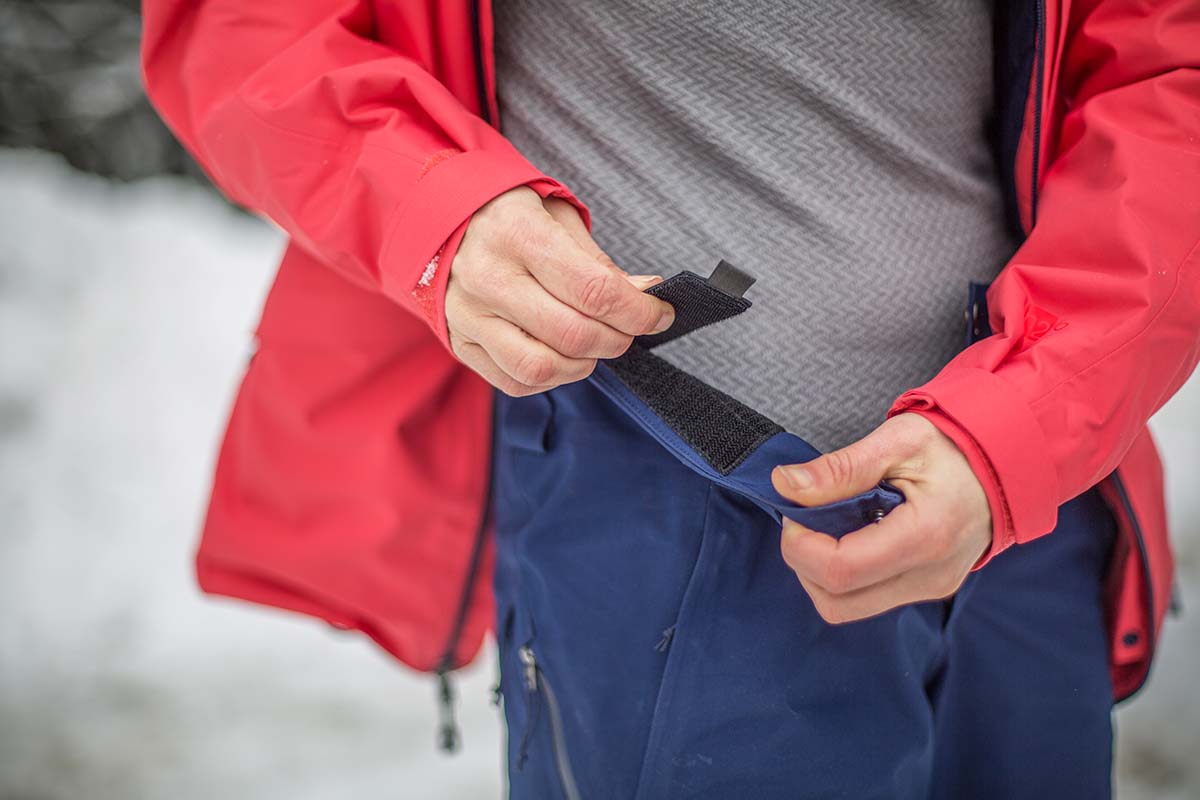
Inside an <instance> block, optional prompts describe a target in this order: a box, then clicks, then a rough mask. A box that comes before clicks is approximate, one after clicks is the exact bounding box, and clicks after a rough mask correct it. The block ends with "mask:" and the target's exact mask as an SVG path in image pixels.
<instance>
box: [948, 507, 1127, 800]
mask: <svg viewBox="0 0 1200 800" xmlns="http://www.w3.org/2000/svg"><path fill="white" fill-rule="evenodd" d="M1115 531H1116V529H1115V524H1114V522H1113V518H1112V515H1111V514H1110V513H1109V511H1108V509H1107V507H1106V506H1105V505H1104V503H1103V501H1102V500H1101V499H1100V497H1099V495H1098V493H1097V492H1095V491H1091V492H1088V493H1086V494H1084V495H1082V496H1080V497H1078V498H1076V499H1075V500H1072V501H1071V502H1070V503H1067V504H1066V505H1064V506H1063V507H1062V508H1061V509H1060V510H1059V522H1058V526H1057V528H1056V529H1055V531H1054V532H1053V533H1052V534H1050V535H1048V536H1046V537H1043V538H1041V539H1038V540H1037V541H1034V542H1031V543H1029V544H1026V545H1022V546H1020V547H1015V548H1012V549H1010V550H1008V551H1006V552H1004V553H1002V554H1001V555H1000V556H998V557H997V558H996V559H995V560H994V561H992V562H991V563H990V564H989V565H988V566H987V567H985V568H984V569H982V570H980V571H979V572H978V573H976V574H975V575H974V576H972V577H971V578H970V582H969V584H968V586H967V587H965V588H964V591H963V592H961V593H960V596H959V599H958V600H956V602H955V606H954V610H953V612H952V614H951V617H950V621H949V623H948V627H947V633H946V666H945V673H944V675H943V676H942V678H941V680H940V683H939V685H938V687H937V690H936V692H935V695H934V701H935V720H936V722H935V725H936V742H937V753H936V760H935V766H934V786H935V790H934V793H933V797H934V798H946V800H959V798H973V799H974V800H989V799H990V798H996V799H997V800H1000V799H1001V798H1043V797H1045V798H1088V800H1093V799H1098V800H1103V798H1107V797H1109V796H1110V795H1111V771H1112V726H1111V718H1110V715H1111V708H1112V685H1111V681H1110V678H1109V671H1108V643H1107V638H1106V635H1105V622H1104V607H1103V601H1102V585H1103V577H1104V573H1105V569H1106V566H1107V562H1108V558H1109V553H1110V549H1111V547H1112V543H1113V540H1114V537H1115Z"/></svg>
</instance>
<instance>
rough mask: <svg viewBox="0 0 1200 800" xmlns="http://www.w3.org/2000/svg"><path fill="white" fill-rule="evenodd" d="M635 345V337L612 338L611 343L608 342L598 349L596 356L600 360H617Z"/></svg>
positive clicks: (622, 335) (621, 336) (624, 335)
mask: <svg viewBox="0 0 1200 800" xmlns="http://www.w3.org/2000/svg"><path fill="white" fill-rule="evenodd" d="M631 344H633V337H632V336H628V335H626V334H621V335H619V336H613V337H611V341H610V340H608V339H607V338H606V340H605V341H604V342H603V343H602V344H601V345H600V346H599V347H597V352H596V355H597V356H598V357H600V358H616V357H617V356H619V355H621V354H623V353H624V352H625V351H626V350H628V349H629V346H630V345H631Z"/></svg>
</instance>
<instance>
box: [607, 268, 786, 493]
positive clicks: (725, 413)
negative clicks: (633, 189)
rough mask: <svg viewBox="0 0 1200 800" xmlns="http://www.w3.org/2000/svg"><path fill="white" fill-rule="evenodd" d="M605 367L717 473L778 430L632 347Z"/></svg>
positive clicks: (725, 472) (725, 471) (728, 468)
mask: <svg viewBox="0 0 1200 800" xmlns="http://www.w3.org/2000/svg"><path fill="white" fill-rule="evenodd" d="M660 285H662V284H660ZM607 363H608V366H609V367H610V368H611V369H612V371H613V372H614V373H616V376H617V377H618V378H620V379H621V382H622V383H624V384H625V385H626V386H628V387H629V389H630V390H631V391H632V392H633V393H634V394H635V395H637V396H638V397H639V398H640V399H641V401H642V402H643V403H645V404H646V405H647V406H649V407H650V410H651V411H653V412H654V413H655V414H657V415H658V416H659V417H660V418H661V419H662V420H663V422H665V423H667V425H669V426H670V428H671V430H673V431H675V433H676V434H678V435H679V438H681V439H683V440H684V441H685V442H687V444H688V446H689V447H691V448H692V449H693V450H695V451H696V452H697V453H699V454H700V455H701V456H702V457H703V458H704V460H705V461H707V462H708V463H709V464H710V465H711V466H712V468H713V469H715V470H716V471H717V472H719V473H720V474H722V475H728V474H729V473H730V472H732V471H733V470H734V469H735V468H736V467H737V466H738V464H741V463H742V461H744V460H745V459H746V456H748V455H750V453H752V452H753V451H754V449H755V448H757V447H758V446H759V445H760V444H762V443H763V442H765V441H766V440H767V439H770V438H771V437H772V436H774V435H775V434H777V433H780V432H781V431H782V430H783V428H781V427H780V426H778V425H776V424H775V423H774V422H772V421H771V420H769V419H767V418H766V417H764V416H763V415H762V414H759V413H758V412H757V411H755V410H754V409H752V408H750V407H749V406H746V405H743V404H742V403H739V402H738V401H737V400H734V399H733V398H732V397H730V396H729V395H727V394H725V393H724V392H721V391H719V390H717V389H714V388H713V387H711V386H709V385H708V384H707V383H705V382H704V381H701V380H700V379H699V378H696V377H694V376H692V375H689V374H688V373H686V372H684V371H683V370H681V369H678V368H676V367H673V366H671V364H669V363H667V362H666V361H664V360H663V359H661V358H659V357H658V356H656V355H654V354H653V353H651V352H649V351H648V350H646V349H645V348H644V347H641V346H639V345H638V344H634V345H633V346H632V347H630V348H629V349H628V350H627V351H625V354H624V355H622V356H621V357H620V358H615V359H613V360H611V361H609V362H607Z"/></svg>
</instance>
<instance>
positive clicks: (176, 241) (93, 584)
mask: <svg viewBox="0 0 1200 800" xmlns="http://www.w3.org/2000/svg"><path fill="white" fill-rule="evenodd" d="M281 244H282V241H281V238H280V236H279V235H278V234H277V233H276V232H275V231H273V230H271V229H270V228H269V227H268V226H266V225H264V224H262V223H260V222H257V221H255V220H253V219H250V218H248V217H245V216H242V215H239V214H237V213H235V212H232V211H230V210H229V209H227V208H226V207H225V206H223V205H222V204H221V203H220V202H219V201H218V200H217V199H216V198H214V197H212V196H211V195H209V194H207V193H205V192H203V191H201V190H199V189H196V188H194V187H192V186H190V185H187V184H184V183H181V182H176V181H174V180H171V179H163V180H153V181H147V182H143V183H139V184H135V185H130V186H124V187H121V186H113V185H110V184H107V183H105V182H103V181H100V180H97V179H94V178H90V177H85V176H81V175H79V174H76V173H74V172H71V171H70V170H68V169H67V168H65V167H64V166H62V165H61V163H60V162H59V161H58V160H57V159H55V158H54V157H52V156H48V155H43V154H39V153H33V152H28V151H24V152H22V151H0V608H2V609H4V613H3V614H2V615H0V800H18V799H20V800H32V799H35V798H36V800H68V799H70V800H74V799H75V798H88V800H141V799H142V798H154V799H155V800H157V799H158V798H171V799H172V800H192V799H193V798H195V799H196V800H199V799H200V798H204V799H205V800H207V799H208V798H212V797H234V798H256V799H261V800H273V799H274V798H280V799H281V800H283V798H287V800H318V798H319V799H320V800H328V798H358V797H362V798H383V797H388V798H390V797H396V798H416V799H417V800H420V799H422V798H438V799H439V800H447V799H448V798H485V797H497V796H499V795H500V793H501V787H502V785H503V782H502V777H501V769H500V755H499V753H500V742H501V735H500V730H499V725H498V716H497V712H496V710H495V709H494V708H492V707H491V706H490V705H489V703H488V695H489V692H488V688H489V685H490V683H491V681H492V679H493V675H492V667H491V659H490V657H489V658H485V659H483V660H482V661H481V662H480V665H479V666H477V667H476V668H474V669H473V670H472V671H471V672H470V673H469V674H468V676H467V678H466V680H465V682H464V683H463V685H462V687H461V694H462V701H463V702H462V704H461V708H460V711H461V715H462V717H463V722H464V728H465V734H466V750H465V753H464V754H462V755H459V756H457V757H455V758H453V759H447V758H444V757H441V756H439V755H437V754H436V752H435V750H434V747H433V742H434V729H435V723H434V711H435V707H434V689H433V686H432V684H431V683H430V681H429V680H428V679H426V678H424V677H422V676H416V675H413V674H411V673H409V672H406V671H404V670H402V669H400V668H398V667H397V666H395V665H394V664H393V663H392V662H390V661H389V660H388V659H386V658H385V657H384V656H382V655H381V654H379V653H378V652H376V651H375V650H373V649H372V648H371V646H369V645H368V644H367V643H366V642H365V641H362V640H359V639H357V638H355V637H353V636H346V635H339V634H335V633H333V632H332V631H330V630H328V629H327V628H325V627H324V626H322V625H320V624H315V623H310V622H307V621H305V620H303V619H300V618H298V617H294V616H289V615H284V614H276V613H272V612H270V611H265V610H261V609H257V608H252V607H250V606H246V605H240V604H234V603H231V602H221V601H213V600H208V599H204V598H202V597H201V596H200V595H199V593H198V592H197V591H196V589H195V588H194V586H193V584H192V581H191V573H190V556H191V549H192V546H193V537H194V533H195V531H196V528H197V524H198V520H199V516H200V513H201V508H202V505H201V504H202V502H203V498H204V491H205V488H206V486H207V482H208V478H209V469H210V462H211V457H212V454H213V447H214V443H215V441H216V437H217V435H218V432H219V429H220V426H221V424H222V422H223V416H224V413H225V410H226V407H227V405H228V402H229V400H230V398H231V392H232V390H233V387H234V383H235V380H236V378H237V376H238V373H239V371H240V369H241V365H242V361H243V360H244V358H245V356H246V354H247V353H248V349H249V346H250V332H251V330H252V326H253V324H254V317H255V313H256V311H257V307H258V303H259V300H260V298H261V295H262V293H263V292H264V290H265V288H266V285H267V281H268V280H269V277H270V271H271V268H272V266H273V261H274V259H275V258H276V256H277V255H278V253H279V250H280V247H281ZM1155 427H1156V430H1157V431H1158V432H1159V434H1160V439H1161V441H1162V443H1163V445H1164V450H1165V451H1166V456H1167V462H1168V470H1169V480H1170V491H1171V501H1172V513H1173V518H1174V521H1175V526H1176V529H1177V531H1178V534H1179V539H1180V541H1179V550H1180V561H1181V571H1182V576H1183V583H1184V599H1185V605H1187V606H1189V607H1190V608H1191V609H1193V610H1192V611H1191V613H1189V614H1187V615H1185V616H1184V617H1183V618H1182V619H1180V620H1177V621H1175V622H1173V623H1172V624H1171V625H1170V628H1169V630H1168V632H1167V634H1166V637H1165V641H1164V642H1163V646H1162V656H1161V660H1160V662H1159V664H1158V667H1157V669H1156V672H1155V675H1154V678H1153V680H1152V682H1151V684H1150V686H1149V688H1148V689H1147V690H1145V691H1144V692H1143V694H1142V695H1141V696H1139V698H1138V699H1137V700H1136V701H1135V702H1133V703H1131V704H1129V705H1128V706H1127V707H1126V708H1123V709H1122V710H1121V712H1120V713H1119V720H1118V727H1119V785H1120V788H1121V792H1120V794H1121V796H1122V797H1127V798H1179V799H1180V800H1182V799H1183V798H1196V797H1200V758H1197V755H1200V687H1198V686H1197V683H1198V682H1197V681H1196V679H1195V678H1194V677H1193V676H1194V675H1195V674H1196V673H1197V661H1198V660H1200V493H1197V492H1196V491H1195V490H1194V489H1193V488H1192V487H1191V486H1190V485H1188V484H1187V483H1186V482H1185V481H1186V480H1187V479H1188V478H1190V477H1191V476H1194V475H1196V474H1197V473H1198V472H1200V380H1193V381H1192V383H1191V384H1190V385H1189V387H1188V388H1187V389H1186V390H1185V391H1184V392H1183V393H1182V394H1181V395H1180V396H1179V397H1178V398H1177V399H1176V400H1175V401H1173V402H1172V404H1171V405H1170V406H1169V407H1168V408H1167V409H1165V410H1164V411H1163V412H1162V413H1161V414H1160V416H1159V418H1158V419H1157V420H1156V425H1155Z"/></svg>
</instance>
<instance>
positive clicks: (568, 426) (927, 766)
mask: <svg viewBox="0 0 1200 800" xmlns="http://www.w3.org/2000/svg"><path fill="white" fill-rule="evenodd" d="M499 419H500V422H499V424H498V442H497V448H496V456H495V458H496V467H495V475H496V480H495V484H496V491H495V496H494V505H493V507H494V514H495V520H496V527H497V572H496V592H497V613H498V630H499V636H498V638H499V640H500V651H501V673H502V677H501V690H502V694H503V698H504V704H505V716H506V720H507V723H508V729H509V769H510V787H511V794H512V796H513V797H516V798H539V799H540V798H554V797H571V796H572V794H571V791H570V789H564V779H563V775H562V767H561V764H560V763H558V761H559V756H561V754H562V752H563V751H565V753H566V755H567V757H568V759H569V768H570V772H571V780H570V782H571V783H573V784H574V785H575V786H576V787H577V789H578V792H577V794H578V795H579V796H582V797H589V798H590V797H605V798H609V797H611V798H627V797H643V798H654V800H660V799H661V798H673V797H689V798H705V797H708V798H728V797H742V796H746V797H755V798H763V799H764V800H769V798H795V797H848V798H873V797H874V798H887V799H888V800H896V799H899V798H914V800H916V799H917V798H921V799H923V798H925V797H926V796H927V795H928V791H929V780H930V771H931V769H932V762H933V717H932V712H931V709H930V707H929V702H928V692H927V690H928V681H929V680H930V679H931V677H932V675H933V673H934V671H935V668H936V666H937V664H938V663H939V658H940V654H941V647H942V641H941V638H942V624H943V621H944V619H943V610H942V606H941V605H940V604H934V605H925V606H918V607H910V608H906V609H902V610H899V611H896V612H892V613H890V614H885V615H882V616H880V617H877V618H875V619H872V620H868V621H864V622H861V623H855V624H851V625H844V626H836V627H834V626H829V625H827V624H825V623H824V622H823V621H822V620H821V619H820V617H819V616H818V615H817V614H816V612H815V610H814V609H813V608H812V604H811V602H810V601H809V599H808V597H807V595H806V594H805V593H804V592H803V590H802V588H801V587H800V585H799V583H798V582H797V581H796V578H795V576H794V575H793V574H792V573H791V571H790V570H788V568H787V567H786V565H785V564H784V563H783V561H782V558H781V556H780V554H779V526H778V523H776V522H775V521H774V520H773V519H772V518H771V517H770V516H768V515H767V514H766V513H765V512H764V511H762V510H761V509H760V508H759V507H757V506H755V505H754V504H753V503H751V502H748V501H747V500H746V499H745V498H744V497H741V496H740V495H738V494H737V493H736V492H734V491H731V490H729V489H727V488H724V487H721V486H717V485H715V484H713V483H712V482H710V481H709V480H708V479H707V478H704V477H702V476H700V475H699V474H697V473H696V472H694V471H692V469H690V468H689V467H687V466H685V465H684V464H683V463H681V462H680V461H679V460H678V459H677V458H675V456H673V455H671V454H670V453H669V452H668V451H667V450H665V449H664V448H663V447H662V446H661V445H660V444H659V443H658V442H656V441H655V440H653V439H652V438H651V437H650V436H649V435H648V434H646V433H645V432H644V431H643V430H642V429H641V428H639V427H638V426H637V425H636V424H635V423H633V422H632V421H631V420H630V418H629V417H628V416H627V415H626V414H625V412H623V411H620V410H618V409H617V408H616V406H614V405H613V404H612V403H611V402H610V401H609V400H608V399H606V398H605V397H603V396H602V395H601V394H600V393H599V392H598V390H597V389H596V388H595V387H593V386H592V385H591V384H589V383H586V382H585V383H580V384H574V385H571V386H567V387H562V388H560V389H556V390H554V391H553V392H550V393H548V394H547V395H542V396H537V397H531V398H524V399H520V400H513V399H510V398H501V399H500V408H499ZM523 648H527V650H526V651H523ZM528 653H532V657H531V658H532V660H535V661H536V666H535V667H534V668H533V675H532V680H531V679H530V678H531V676H530V669H529V665H528V663H527V661H528V660H529V659H526V660H523V655H526V654H528ZM547 687H550V688H551V692H550V694H549V695H548V694H547V693H546V691H545V690H546V688H547ZM551 696H552V697H553V700H551ZM554 707H557V710H556V709H555V708H554ZM556 729H557V730H558V732H559V733H560V734H561V735H556V733H555V730H556Z"/></svg>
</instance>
